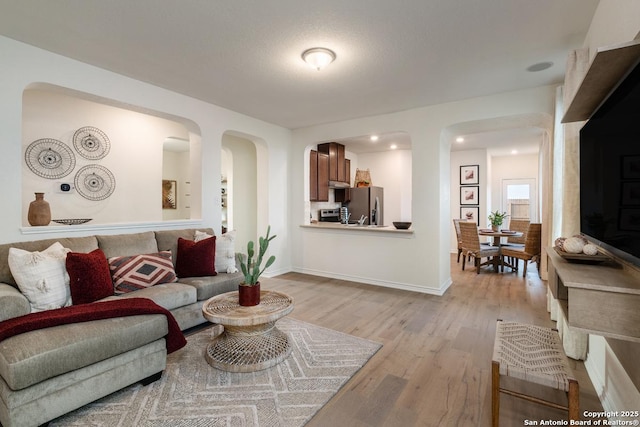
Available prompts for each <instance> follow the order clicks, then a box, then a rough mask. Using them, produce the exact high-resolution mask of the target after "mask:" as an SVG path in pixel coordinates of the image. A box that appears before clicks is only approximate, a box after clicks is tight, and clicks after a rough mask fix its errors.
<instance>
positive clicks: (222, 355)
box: [202, 291, 293, 372]
mask: <svg viewBox="0 0 640 427" xmlns="http://www.w3.org/2000/svg"><path fill="white" fill-rule="evenodd" d="M291 311H293V298H291V297H290V296H288V295H286V294H283V293H281V292H275V291H261V292H260V304H258V305H256V306H253V307H243V306H241V305H240V304H238V292H227V293H226V294H221V295H217V296H215V297H213V298H210V299H208V300H207V301H206V302H205V303H204V305H203V306H202V314H203V315H204V317H205V319H207V320H208V321H210V322H212V323H218V324H221V325H223V326H224V332H223V333H222V334H220V335H218V336H217V337H215V338H214V339H213V341H211V343H210V344H209V345H208V346H207V350H206V352H205V358H206V359H207V362H208V363H209V365H211V366H213V367H214V368H218V369H222V370H223V371H229V372H255V371H260V370H262V369H267V368H269V367H271V366H274V365H277V364H278V363H280V362H282V361H283V360H284V359H286V358H287V357H288V356H289V354H290V353H291V344H290V342H289V337H288V336H287V334H285V333H284V332H282V331H281V330H279V329H278V328H276V321H277V320H278V319H280V318H282V317H284V316H286V315H287V314H289V313H291Z"/></svg>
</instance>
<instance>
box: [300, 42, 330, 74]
mask: <svg viewBox="0 0 640 427" xmlns="http://www.w3.org/2000/svg"><path fill="white" fill-rule="evenodd" d="M302 59H303V60H304V62H306V63H307V64H309V65H310V66H311V67H313V68H315V69H316V70H318V71H320V70H321V69H323V68H324V67H326V66H327V65H329V64H331V63H332V62H333V61H335V59H336V54H335V52H334V51H332V50H330V49H326V48H324V47H314V48H311V49H307V50H305V51H304V52H302Z"/></svg>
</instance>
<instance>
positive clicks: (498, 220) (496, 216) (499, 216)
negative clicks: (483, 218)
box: [489, 210, 509, 227]
mask: <svg viewBox="0 0 640 427" xmlns="http://www.w3.org/2000/svg"><path fill="white" fill-rule="evenodd" d="M508 216H509V215H507V213H506V212H502V213H500V211H498V210H496V211H495V212H491V214H490V215H489V222H490V223H491V226H492V227H500V226H501V225H502V223H503V222H504V220H505V218H506V217H508Z"/></svg>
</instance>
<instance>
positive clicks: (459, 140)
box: [456, 136, 464, 142]
mask: <svg viewBox="0 0 640 427" xmlns="http://www.w3.org/2000/svg"><path fill="white" fill-rule="evenodd" d="M456 142H464V138H463V137H461V136H459V137H457V138H456Z"/></svg>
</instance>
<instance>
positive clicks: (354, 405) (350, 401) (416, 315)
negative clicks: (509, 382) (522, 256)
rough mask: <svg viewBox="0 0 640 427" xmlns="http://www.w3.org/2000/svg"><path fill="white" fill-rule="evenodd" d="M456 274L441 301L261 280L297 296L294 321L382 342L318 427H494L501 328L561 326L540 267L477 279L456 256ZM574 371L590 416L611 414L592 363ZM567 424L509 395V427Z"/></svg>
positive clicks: (322, 281) (335, 283)
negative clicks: (496, 345)
mask: <svg viewBox="0 0 640 427" xmlns="http://www.w3.org/2000/svg"><path fill="white" fill-rule="evenodd" d="M421 268H428V267H421ZM451 274H452V279H453V284H452V285H451V287H450V288H449V290H447V292H446V293H445V295H444V296H441V297H438V296H432V295H425V294H420V293H415V292H409V291H402V290H395V289H389V288H383V287H378V286H372V285H365V284H360V283H354V282H348V281H343V280H335V279H327V278H323V277H316V276H310V275H304V274H299V273H288V274H284V275H281V276H278V277H275V278H270V279H265V278H263V279H262V280H261V281H262V286H263V288H266V289H272V290H278V291H282V292H285V293H287V294H289V295H291V296H293V298H294V299H295V309H294V311H293V313H291V314H290V315H289V316H290V317H293V318H296V319H299V320H303V321H306V322H309V323H313V324H316V325H320V326H324V327H327V328H330V329H334V330H338V331H342V332H345V333H348V334H351V335H355V336H358V337H362V338H366V339H369V340H372V341H377V342H380V343H382V344H383V347H382V348H381V349H380V351H378V353H377V354H376V355H374V356H373V357H372V358H371V360H370V361H369V362H368V363H367V364H366V365H365V366H364V367H363V368H362V369H361V370H360V371H359V372H358V373H357V374H356V375H355V376H354V377H353V378H352V379H351V380H350V381H349V382H348V383H347V384H345V386H344V387H343V388H342V389H341V390H340V391H339V392H338V393H337V394H336V396H334V397H333V399H331V401H330V402H329V403H328V404H327V405H325V406H324V407H323V408H322V409H321V410H320V411H319V412H318V413H317V414H316V416H315V417H314V418H313V419H312V420H311V421H310V422H309V423H308V424H307V425H308V426H309V427H318V426H321V427H325V426H333V427H342V426H349V427H351V426H394V427H396V426H401V427H408V426H490V425H491V394H490V372H491V371H490V368H491V356H492V353H493V341H494V334H495V322H496V320H497V319H499V318H501V319H504V320H516V321H521V322H527V323H532V324H536V325H541V326H549V327H554V326H555V323H554V322H552V321H551V320H550V319H549V314H548V313H547V310H546V287H545V286H546V285H545V283H544V282H543V281H541V280H540V278H539V277H538V271H537V269H536V268H535V267H534V266H530V270H529V271H528V274H527V277H526V279H525V278H523V277H522V276H521V273H520V275H518V276H516V274H515V273H510V272H507V273H503V274H498V273H493V272H492V271H491V270H490V269H487V270H484V269H483V271H482V272H481V273H480V274H479V275H477V274H476V273H475V270H474V269H473V268H472V266H467V269H466V270H465V271H461V269H460V264H456V261H455V257H454V256H452V268H451ZM572 365H573V366H572V367H573V368H574V371H575V373H576V376H577V377H578V380H579V382H580V400H581V401H580V407H581V412H582V411H584V410H602V407H601V405H600V402H599V401H598V398H597V396H596V394H595V391H594V390H593V386H592V384H591V382H590V381H589V378H588V375H587V373H586V371H585V368H584V364H583V363H582V362H576V361H572ZM528 387H529V386H526V385H525V388H528ZM541 394H542V395H543V396H542V397H547V398H549V397H552V396H550V395H549V394H548V393H547V392H546V390H543V391H541ZM559 398H564V396H563V395H561V396H559ZM560 419H566V414H565V413H564V412H562V411H559V410H555V409H550V408H546V407H541V406H540V405H536V404H534V403H530V402H525V401H522V400H520V399H516V398H513V397H509V396H506V395H502V397H501V411H500V425H501V426H502V427H508V426H523V425H525V420H535V421H537V422H540V420H560Z"/></svg>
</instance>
